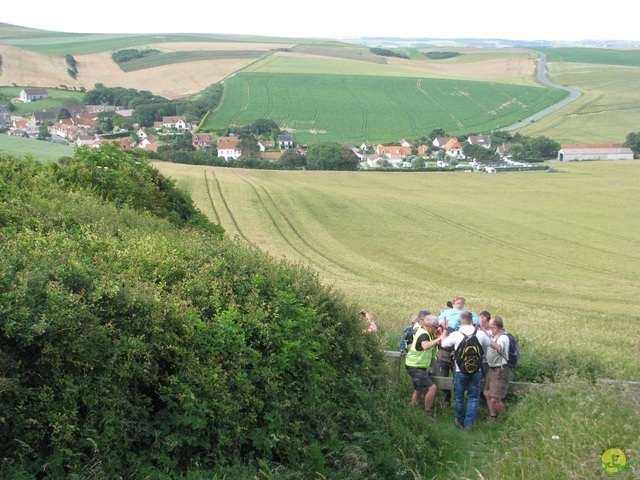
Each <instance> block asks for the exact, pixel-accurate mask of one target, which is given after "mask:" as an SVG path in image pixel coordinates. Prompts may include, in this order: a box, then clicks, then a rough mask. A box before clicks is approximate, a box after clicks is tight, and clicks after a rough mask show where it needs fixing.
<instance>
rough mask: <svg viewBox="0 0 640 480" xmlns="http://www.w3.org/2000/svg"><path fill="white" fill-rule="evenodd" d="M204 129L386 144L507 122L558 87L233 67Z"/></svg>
mask: <svg viewBox="0 0 640 480" xmlns="http://www.w3.org/2000/svg"><path fill="white" fill-rule="evenodd" d="M225 83H226V89H225V97H224V102H223V104H222V105H221V106H220V107H219V108H218V109H217V110H216V111H215V112H214V114H213V115H210V116H209V118H208V121H207V124H206V125H205V128H211V129H219V128H224V127H226V126H228V125H246V124H248V123H250V122H252V121H254V120H256V119H258V118H269V119H272V120H275V121H276V122H277V123H278V124H279V125H280V126H281V128H283V129H285V130H288V131H290V132H293V133H295V137H296V141H298V142H303V143H305V142H309V143H311V142H317V141H322V140H323V139H327V140H331V141H338V142H353V143H361V142H365V141H373V142H391V141H399V140H400V139H401V138H404V137H415V136H419V135H428V133H429V132H431V131H432V130H433V129H435V128H442V129H444V130H445V131H446V132H448V133H449V134H451V135H456V134H462V133H468V132H486V131H490V130H493V129H497V128H500V127H504V126H507V125H510V124H512V123H515V122H516V121H518V120H519V119H522V118H525V117H526V116H528V115H530V114H533V113H535V112H537V111H539V110H541V109H543V108H545V107H547V106H549V105H552V104H553V103H555V102H557V101H558V100H560V99H561V98H563V97H564V96H565V95H566V93H565V92H564V91H561V90H553V89H544V88H538V87H524V86H519V85H504V84H495V83H487V82H470V81H461V80H439V79H424V78H417V79H416V78H402V77H370V76H349V75H304V74H290V75H284V74H283V75H277V74H265V73H251V74H249V73H240V74H237V75H235V76H233V77H232V78H230V79H228V80H227V81H226V82H225Z"/></svg>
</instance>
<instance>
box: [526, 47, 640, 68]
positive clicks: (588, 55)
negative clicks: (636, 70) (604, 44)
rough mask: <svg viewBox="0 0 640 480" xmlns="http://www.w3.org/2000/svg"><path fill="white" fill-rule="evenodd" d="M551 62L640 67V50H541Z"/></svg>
mask: <svg viewBox="0 0 640 480" xmlns="http://www.w3.org/2000/svg"><path fill="white" fill-rule="evenodd" d="M538 50H540V51H541V52H543V53H545V54H546V55H547V58H548V60H549V61H550V62H559V63H562V62H571V63H593V64H598V65H621V66H627V67H640V50H638V49H629V50H622V49H621V50H617V49H611V48H540V49H538Z"/></svg>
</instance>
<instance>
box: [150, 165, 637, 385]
mask: <svg viewBox="0 0 640 480" xmlns="http://www.w3.org/2000/svg"><path fill="white" fill-rule="evenodd" d="M157 166H158V168H159V169H160V170H161V171H162V172H164V173H165V174H166V175H168V176H170V177H172V178H176V179H177V180H178V185H180V186H183V187H184V188H186V189H188V190H189V191H190V192H191V194H192V196H193V198H194V201H195V202H196V204H197V205H198V206H199V207H200V208H201V209H202V210H203V212H204V213H206V214H207V215H208V216H209V217H210V218H212V219H213V220H215V221H217V222H220V223H221V224H222V225H223V226H224V227H225V229H226V230H227V232H228V233H229V234H231V235H234V234H235V235H239V236H240V237H242V238H244V239H246V240H247V241H249V242H252V243H255V244H257V245H258V246H259V247H260V248H261V249H262V250H264V251H267V252H270V253H271V254H273V255H276V256H286V257H288V258H291V259H293V260H296V261H302V262H304V263H306V264H310V265H313V266H314V268H316V269H318V270H319V271H320V272H321V275H322V278H323V279H324V281H326V282H329V283H332V284H335V285H336V286H337V287H339V288H340V289H341V290H343V291H344V292H346V294H347V295H348V296H349V297H350V298H351V299H353V301H354V302H356V303H358V304H360V305H361V306H362V307H363V308H365V309H371V310H372V311H373V312H374V314H375V315H376V317H377V319H378V321H379V323H380V325H381V327H382V333H381V340H382V342H383V345H384V346H385V347H386V348H390V349H395V348H396V344H397V341H398V339H399V335H400V332H401V330H402V327H403V326H404V325H405V324H406V323H407V322H408V320H409V318H410V317H411V315H413V314H414V313H415V312H416V311H417V310H418V309H420V308H422V307H427V308H429V309H431V310H432V311H435V312H439V311H440V309H441V308H443V307H444V305H445V302H446V300H449V299H451V298H452V297H453V296H455V295H460V294H462V295H463V296H465V297H466V298H467V305H468V307H469V308H470V309H473V310H474V311H476V312H479V311H481V310H484V309H487V310H489V311H490V312H491V313H493V314H496V315H501V316H502V317H503V318H504V320H505V323H506V325H507V326H508V328H509V329H510V330H512V331H513V332H514V333H516V334H518V335H520V336H521V338H522V342H523V346H524V349H525V350H524V351H525V358H526V362H527V363H528V362H532V363H531V364H530V366H531V369H539V371H541V372H545V371H546V372H547V373H548V374H551V372H552V371H553V370H554V369H556V368H557V367H559V366H560V365H564V366H568V365H570V364H571V363H572V362H574V361H576V355H578V352H580V351H582V349H586V350H587V351H589V352H590V353H589V357H590V359H592V360H593V361H594V362H595V365H594V371H593V374H595V375H596V376H605V377H613V378H624V379H636V380H637V372H638V371H639V370H640V358H639V357H638V356H637V355H635V354H634V353H633V352H635V351H637V349H638V347H639V345H640V335H639V334H637V333H636V330H634V329H631V330H629V331H627V330H626V329H625V333H624V335H623V336H620V335H613V337H611V338H609V337H607V336H606V335H605V336H604V338H603V335H602V331H603V330H605V331H606V330H607V329H608V328H609V325H610V321H611V318H615V319H617V320H616V323H618V322H621V324H623V325H626V324H633V323H634V322H637V321H638V320H639V317H638V311H639V310H640V301H639V300H638V299H637V296H636V295H635V291H636V290H637V289H638V287H639V286H640V285H639V284H638V275H637V272H638V271H640V255H639V252H640V249H639V248H638V247H639V246H640V245H639V243H638V233H639V231H638V226H639V225H640V216H639V213H638V212H640V203H639V199H640V187H638V182H636V180H635V179H636V178H637V176H638V175H639V174H640V162H633V161H629V162H591V163H580V164H554V165H553V166H554V167H555V168H557V169H558V170H559V173H553V174H550V173H542V172H539V173H514V174H500V175H481V174H468V173H461V172H460V173H439V174H438V173H432V174H421V173H397V174H378V173H363V172H352V173H348V172H343V173H337V172H268V171H249V170H234V169H224V168H204V167H189V166H180V165H171V164H164V163H162V164H160V163H159V164H157ZM614 344H615V347H614ZM539 362H540V363H539Z"/></svg>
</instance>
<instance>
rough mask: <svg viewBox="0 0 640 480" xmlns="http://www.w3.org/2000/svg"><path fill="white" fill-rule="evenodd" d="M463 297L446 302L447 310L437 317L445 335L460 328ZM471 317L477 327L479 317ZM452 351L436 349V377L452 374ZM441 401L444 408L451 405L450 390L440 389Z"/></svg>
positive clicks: (472, 315) (474, 315)
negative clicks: (445, 331)
mask: <svg viewBox="0 0 640 480" xmlns="http://www.w3.org/2000/svg"><path fill="white" fill-rule="evenodd" d="M464 304H465V299H464V297H456V298H454V299H453V302H447V307H448V308H447V309H446V310H443V311H442V313H440V316H439V317H438V323H439V324H440V326H441V327H442V329H443V330H444V329H446V330H447V333H453V332H455V331H456V330H458V328H460V315H462V313H463V312H467V311H468V310H466V309H465V308H464ZM470 313H471V317H472V319H473V323H474V324H477V325H479V324H480V317H478V315H476V314H475V313H473V312H470ZM452 357H453V349H452V348H442V347H440V348H438V357H437V359H436V375H438V376H439V377H448V376H449V375H450V374H451V373H453V366H452ZM442 400H443V402H444V404H445V406H450V405H451V390H447V389H444V388H443V389H442Z"/></svg>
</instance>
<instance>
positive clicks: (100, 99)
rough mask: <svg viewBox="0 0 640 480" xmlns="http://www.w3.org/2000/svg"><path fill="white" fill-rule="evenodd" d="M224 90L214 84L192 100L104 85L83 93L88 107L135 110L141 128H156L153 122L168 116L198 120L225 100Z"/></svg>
mask: <svg viewBox="0 0 640 480" xmlns="http://www.w3.org/2000/svg"><path fill="white" fill-rule="evenodd" d="M222 93H223V87H222V85H220V84H219V83H213V84H211V85H209V86H208V87H207V88H205V89H204V90H203V91H202V92H201V93H200V95H198V96H197V98H194V99H191V100H173V101H172V100H168V99H166V98H164V97H161V96H159V95H153V94H152V93H151V92H149V91H146V90H136V89H134V88H123V87H106V86H105V85H104V84H102V83H97V84H95V86H94V88H93V89H91V90H88V91H87V92H86V93H85V94H84V98H83V103H84V104H86V105H118V106H122V107H124V108H126V109H134V110H135V113H134V115H133V117H132V121H133V122H134V123H137V124H139V125H140V126H146V127H149V126H153V124H154V122H156V121H160V120H162V117H165V116H176V115H184V116H185V117H186V118H187V121H198V120H200V119H201V118H203V117H204V116H205V115H206V114H207V112H208V111H210V110H213V109H215V108H216V107H217V106H218V103H219V102H220V99H221V98H222Z"/></svg>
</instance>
